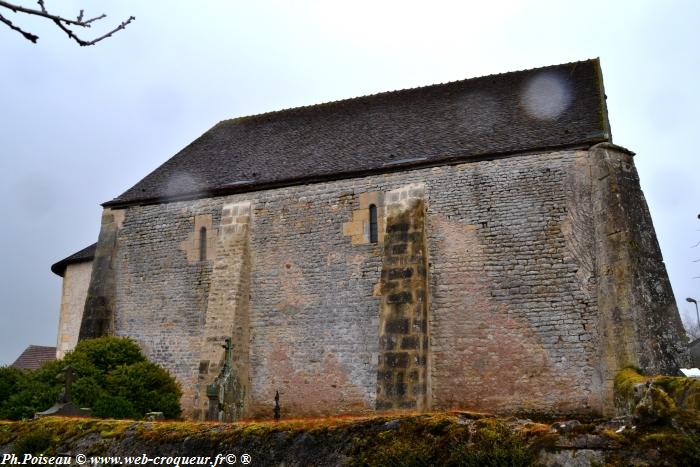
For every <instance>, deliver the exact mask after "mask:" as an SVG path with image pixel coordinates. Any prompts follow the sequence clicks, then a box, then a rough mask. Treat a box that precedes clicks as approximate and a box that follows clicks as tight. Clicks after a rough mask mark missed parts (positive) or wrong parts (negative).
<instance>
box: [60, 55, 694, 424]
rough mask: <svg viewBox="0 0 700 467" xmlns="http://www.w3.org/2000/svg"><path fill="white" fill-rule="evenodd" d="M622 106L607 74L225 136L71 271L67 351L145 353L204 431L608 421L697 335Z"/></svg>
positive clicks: (560, 69) (543, 77) (363, 103)
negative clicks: (376, 420) (103, 341)
mask: <svg viewBox="0 0 700 467" xmlns="http://www.w3.org/2000/svg"><path fill="white" fill-rule="evenodd" d="M605 99H606V96H605V92H604V89H603V81H602V73H601V70H600V65H599V62H598V60H588V61H583V62H577V63H569V64H565V65H557V66H551V67H546V68H540V69H533V70H527V71H519V72H513V73H505V74H500V75H492V76H485V77H481V78H474V79H468V80H464V81H457V82H451V83H447V84H438V85H433V86H426V87H421V88H415V89H407V90H402V91H396V92H386V93H380V94H375V95H370V96H365V97H359V98H354V99H348V100H342V101H336V102H329V103H325V104H319V105H312V106H308V107H300V108H294V109H287V110H281V111H278V112H270V113H266V114H261V115H254V116H249V117H241V118H236V119H233V120H226V121H222V122H220V123H219V124H217V125H216V126H214V127H213V128H211V129H210V130H209V131H207V132H206V133H204V134H203V135H202V136H201V137H199V138H198V139H196V140H195V141H194V142H192V143H191V144H190V145H189V146H187V147H185V148H184V149H183V150H181V151H180V152H179V153H178V154H176V155H175V156H174V157H172V158H171V159H169V160H168V161H167V162H165V163H164V164H163V165H161V166H160V167H158V168H157V169H156V170H154V171H153V172H152V173H150V174H149V175H147V176H146V177H145V178H143V179H142V180H141V181H140V182H138V183H137V184H136V185H135V186H133V187H132V188H130V189H129V190H127V191H126V192H124V193H123V194H122V195H120V196H119V197H117V198H115V199H113V200H111V201H108V202H106V203H104V204H103V206H104V212H103V215H102V226H101V231H100V234H99V239H98V241H97V244H96V246H95V245H93V246H91V247H88V248H86V249H85V250H83V251H81V252H78V253H76V254H75V255H73V256H71V257H68V258H66V259H65V260H63V261H61V262H59V263H57V264H56V265H54V267H53V269H54V272H56V273H58V274H60V275H62V276H63V277H64V280H65V282H64V294H63V302H62V305H61V323H60V329H59V339H58V347H59V349H58V352H59V353H63V352H66V351H68V350H70V349H71V348H72V346H73V345H75V342H76V341H77V340H78V339H84V338H90V337H95V336H102V335H118V336H129V337H131V338H133V339H134V340H135V341H136V342H138V343H139V345H140V346H141V347H142V348H143V350H144V352H145V353H146V354H147V355H148V356H149V357H150V358H151V359H152V360H154V361H155V362H157V363H159V364H160V365H162V366H163V367H165V368H166V369H168V370H169V371H170V372H171V373H172V374H173V375H174V376H175V377H176V378H177V379H178V381H179V382H180V384H181V386H182V389H183V398H182V404H183V408H184V411H185V414H186V416H188V417H191V418H195V419H202V418H205V417H206V416H207V415H209V416H210V417H211V416H212V415H211V414H212V413H214V414H215V415H214V417H216V416H218V417H219V418H223V419H235V418H238V417H265V418H269V417H271V416H272V405H273V398H274V396H275V392H276V391H279V395H280V405H281V407H282V416H283V417H288V416H302V415H325V414H342V413H366V412H371V411H375V410H399V409H410V410H418V411H427V410H443V409H453V408H462V409H474V410H484V411H491V412H496V413H548V414H599V413H606V414H610V413H612V412H613V411H614V406H613V397H612V381H613V378H614V376H615V374H616V373H617V371H618V370H619V369H621V368H622V367H624V366H626V365H635V366H637V367H639V368H641V369H642V370H644V371H647V372H650V373H675V372H676V370H677V368H678V367H679V366H680V365H681V364H682V363H683V358H684V354H683V344H684V342H685V339H686V338H685V334H684V331H683V328H682V326H681V321H680V318H679V315H678V311H677V309H676V305H675V301H674V297H673V293H672V290H671V287H670V283H669V280H668V276H667V273H666V269H665V266H664V263H663V260H662V257H661V253H660V250H659V246H658V243H657V240H656V236H655V233H654V229H653V226H652V222H651V218H650V216H649V211H648V209H647V205H646V202H645V200H644V196H643V194H642V192H641V189H640V185H639V179H638V176H637V172H636V170H635V166H634V159H633V155H634V154H633V153H632V152H630V151H629V150H627V149H624V148H622V147H620V146H617V145H615V144H613V143H612V135H611V131H610V125H609V122H608V115H607V109H606V103H605ZM227 339H230V343H231V345H230V346H229V347H228V349H224V344H225V342H226V340H227ZM217 404H218V405H217ZM214 405H217V406H216V407H214ZM212 407H213V408H212Z"/></svg>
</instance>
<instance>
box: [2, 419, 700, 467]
mask: <svg viewBox="0 0 700 467" xmlns="http://www.w3.org/2000/svg"><path fill="white" fill-rule="evenodd" d="M699 427H700V424H698V423H697V421H689V420H675V422H674V423H673V424H672V425H658V426H657V425H654V426H637V427H634V428H632V426H631V425H628V424H625V420H608V421H602V420H599V421H597V422H595V423H581V422H579V421H575V420H568V421H564V422H555V423H551V421H550V422H546V423H542V422H534V421H531V420H519V419H513V418H509V419H499V418H494V417H490V416H486V415H483V414H476V413H467V412H454V413H439V414H424V415H403V416H391V415H388V416H382V417H365V418H359V417H355V418H321V419H296V420H289V421H282V422H279V423H275V422H239V423H233V424H219V423H193V422H133V421H116V420H94V419H61V418H44V419H40V420H35V421H26V422H0V459H4V460H5V463H8V462H10V463H11V462H12V459H16V460H17V462H20V463H21V462H22V461H24V460H25V459H30V462H32V461H31V458H28V457H25V456H27V455H32V456H35V458H34V460H35V461H36V460H37V459H36V457H39V456H43V457H45V458H46V457H52V456H56V457H58V458H60V460H58V459H54V463H55V464H57V463H59V462H63V461H70V462H73V464H74V465H75V464H76V461H83V460H85V461H86V462H87V463H88V464H89V463H91V462H95V460H97V457H98V456H99V457H101V459H99V462H101V463H102V465H106V464H117V463H119V462H127V461H126V460H125V459H124V457H125V456H132V457H133V458H138V459H139V461H138V462H134V461H133V460H132V463H139V464H142V465H176V463H179V464H180V465H212V464H214V463H215V462H216V463H218V465H229V464H230V463H231V462H232V461H233V457H231V456H232V455H233V456H236V457H235V461H236V463H235V465H245V463H246V462H247V461H250V462H249V464H250V465H255V466H281V465H284V466H297V465H299V466H301V465H304V466H334V465H445V466H449V465H512V466H526V465H545V466H563V465H577V466H588V465H700V464H699V463H700V442H699V440H700V437H699V436H698V428H699ZM13 455H14V456H15V457H14V458H13V457H12V456H13ZM81 455H82V456H86V457H85V458H83V457H80V456H81ZM217 456H219V457H217ZM227 456H228V457H227ZM110 458H111V459H110ZM168 458H170V459H168ZM197 458H198V459H197ZM206 458H209V459H206ZM44 460H46V459H44ZM144 461H145V462H144ZM197 462H200V464H197Z"/></svg>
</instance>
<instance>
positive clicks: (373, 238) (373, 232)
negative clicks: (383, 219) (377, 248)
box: [369, 204, 377, 243]
mask: <svg viewBox="0 0 700 467" xmlns="http://www.w3.org/2000/svg"><path fill="white" fill-rule="evenodd" d="M369 242H370V243H377V206H375V205H374V204H370V205H369Z"/></svg>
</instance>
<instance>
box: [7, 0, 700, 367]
mask: <svg viewBox="0 0 700 467" xmlns="http://www.w3.org/2000/svg"><path fill="white" fill-rule="evenodd" d="M22 3H23V4H25V5H29V6H31V5H34V4H35V3H36V2H31V1H24V2H22ZM46 3H47V6H48V7H49V8H53V9H57V10H58V11H60V12H64V13H66V14H70V15H74V14H77V11H78V10H79V9H80V8H85V9H86V10H87V13H90V12H92V13H103V12H104V13H107V14H108V18H107V19H106V20H105V21H103V23H104V27H103V28H102V29H105V28H106V27H107V26H110V25H113V24H116V23H117V22H118V21H121V20H123V19H125V18H127V17H128V16H130V15H134V16H136V21H135V22H134V23H133V24H132V25H130V26H129V27H128V28H127V29H126V30H125V31H122V32H119V33H118V34H116V35H115V36H114V37H112V38H110V39H108V40H105V41H104V42H101V43H99V44H98V45H96V46H93V47H89V48H81V47H78V46H77V44H75V43H73V42H71V41H69V40H68V38H67V37H66V36H65V35H64V34H63V33H62V32H61V31H59V30H58V29H56V28H55V27H52V25H51V24H49V23H45V22H44V21H41V20H33V19H27V18H21V17H15V19H14V21H15V22H16V23H18V24H21V25H23V26H25V27H26V28H28V29H31V30H32V31H33V32H35V33H38V34H39V36H40V37H41V39H40V40H39V43H38V44H37V45H34V44H31V43H30V42H28V41H26V40H24V39H23V38H22V37H21V36H20V35H18V34H17V33H15V32H14V31H11V30H9V29H7V28H5V27H4V26H2V25H0V111H1V113H0V116H1V118H2V124H1V125H0V206H1V207H2V214H3V219H4V223H3V225H2V227H1V228H0V245H2V253H1V257H2V263H0V264H1V266H0V364H5V363H11V362H12V361H13V360H14V359H15V358H16V357H17V355H19V353H20V352H21V351H22V350H23V349H24V348H25V347H26V346H27V345H29V344H41V345H55V340H56V332H57V326H58V312H59V302H60V294H61V279H60V278H59V277H58V276H55V275H54V274H52V273H51V272H50V270H49V267H50V265H51V264H52V263H53V262H55V261H57V260H60V259H62V258H63V257H65V256H67V255H69V254H71V253H73V252H75V251H77V250H79V249H81V248H83V247H84V246H87V245H88V244H90V243H92V242H94V241H95V240H96V239H97V234H98V230H99V224H100V213H101V207H100V203H102V202H104V201H107V200H109V199H111V198H113V197H115V196H117V195H119V194H120V193H122V192H123V191H125V190H126V189H127V188H129V187H130V186H132V185H133V184H134V183H136V182H137V181H138V180H140V179H141V178H142V177H144V176H145V175H146V174H147V173H149V172H150V171H151V170H153V169H154V168H155V167H157V166H158V165H160V164H161V163H162V162H164V161H165V160H166V159H168V158H169V157H171V156H172V155H174V154H175V153H176V152H177V151H178V150H179V149H181V148H182V147H184V146H185V145H187V144H188V143H189V142H191V141H192V140H193V139H195V138H196V137H197V136H199V135H200V134H202V133H203V132H205V131H206V130H207V129H208V128H210V127H211V126H213V125H214V124H215V123H217V122H218V121H220V120H223V119H226V118H232V117H236V116H242V115H249V114H256V113H260V112H265V111H270V110H277V109H282V108H287V107H294V106H299V105H307V104H315V103H319V102H324V101H329V100H336V99H343V98H348V97H355V96H359V95H364V94H370V93H375V92H379V91H388V90H395V89H401V88H408V87H414V86H421V85H427V84H433V83H441V82H445V81H452V80H458V79H464V78H469V77H474V76H480V75H485V74H490V73H500V72H505V71H512V70H520V69H525V68H532V67H537V66H544V65H551V64H557V63H564V62H570V61H575V60H583V59H587V58H592V57H600V58H601V62H602V67H603V76H604V81H605V87H606V92H607V95H608V107H609V115H610V121H611V125H612V132H613V137H614V140H615V142H616V143H617V144H620V145H623V146H626V147H628V148H630V149H632V150H633V151H635V152H636V153H637V156H636V164H637V168H638V170H639V173H640V177H641V182H642V187H643V189H644V192H645V194H646V197H647V201H648V203H649V206H650V209H651V213H652V217H653V219H654V224H655V226H656V231H657V235H658V237H659V241H660V244H661V249H662V251H663V254H664V258H665V261H666V264H667V267H668V270H669V273H670V276H671V282H672V284H673V289H674V292H675V294H676V299H677V301H678V305H679V309H680V311H681V313H682V314H683V315H684V319H688V318H687V317H692V319H693V320H694V316H695V309H694V308H691V306H692V305H691V304H689V303H687V302H686V301H685V297H687V296H693V297H696V298H698V299H699V300H700V279H693V277H696V276H700V262H695V263H694V262H692V260H695V259H699V258H700V247H696V248H691V246H692V245H694V244H695V243H697V242H699V241H700V220H698V218H697V216H698V214H700V177H699V173H698V164H697V162H696V157H697V156H696V150H695V146H696V142H695V135H697V134H698V130H699V129H700V116H699V115H700V113H699V111H698V109H700V92H698V76H700V53H699V52H700V51H699V50H698V44H700V27H699V26H700V2H697V1H663V2H662V1H628V2H625V1H617V2H611V1H591V0H588V1H581V2H567V1H544V0H542V1H523V2H514V1H490V2H484V1H478V2H477V1H474V2H467V1H460V2H457V1H455V2H441V1H435V0H433V1H430V2H412V1H406V0H403V1H384V2H383V1H380V0H374V1H358V0H355V1H352V2H349V1H347V2H334V1H330V0H326V1H294V2H289V1H264V0H259V1H255V2H243V1H212V0H210V1H207V2H201V1H197V2H195V1H173V0H160V1H155V0H149V1H147V2H145V1H106V0H101V1H99V2H98V1H91V0H80V1H77V0H76V1H67V0H60V1H59V0H46ZM3 13H4V12H3ZM94 29H95V31H94V33H95V34H98V33H99V32H100V31H102V29H99V28H97V27H96V28H94Z"/></svg>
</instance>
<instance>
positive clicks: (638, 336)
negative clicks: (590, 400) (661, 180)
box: [590, 143, 686, 415]
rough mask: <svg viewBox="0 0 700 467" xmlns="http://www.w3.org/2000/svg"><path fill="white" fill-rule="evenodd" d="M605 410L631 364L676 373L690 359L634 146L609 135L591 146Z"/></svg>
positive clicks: (608, 412) (655, 371)
mask: <svg viewBox="0 0 700 467" xmlns="http://www.w3.org/2000/svg"><path fill="white" fill-rule="evenodd" d="M590 156H591V169H592V170H591V175H592V204H593V218H594V225H595V253H596V276H597V278H598V309H599V316H600V318H599V325H598V332H599V339H600V352H601V358H600V362H601V363H600V368H599V370H600V376H601V383H602V396H603V397H602V399H603V413H604V414H606V415H612V414H614V412H615V406H614V397H613V383H614V379H615V375H616V374H617V373H618V371H620V370H621V369H622V368H624V367H625V366H629V365H632V366H635V367H638V368H640V369H641V370H642V371H643V372H645V373H648V374H675V373H676V372H677V371H678V368H679V367H681V366H682V365H683V363H685V346H684V342H685V340H686V337H685V331H684V330H683V326H682V324H681V320H680V316H679V314H678V309H677V308H676V302H675V299H674V297H673V291H672V289H671V284H670V281H669V279H668V274H667V273H666V267H665V265H664V262H663V258H662V256H661V250H660V248H659V244H658V242H657V240H656V234H655V233H654V226H653V225H652V221H651V216H650V214H649V209H648V207H647V204H646V201H645V199H644V194H643V193H642V190H641V188H640V185H639V177H638V175H637V171H636V169H635V167H634V162H633V159H632V156H633V153H631V152H629V151H627V150H626V149H624V148H621V147H619V146H615V145H613V144H610V143H602V144H598V145H596V146H594V147H593V148H591V150H590Z"/></svg>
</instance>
